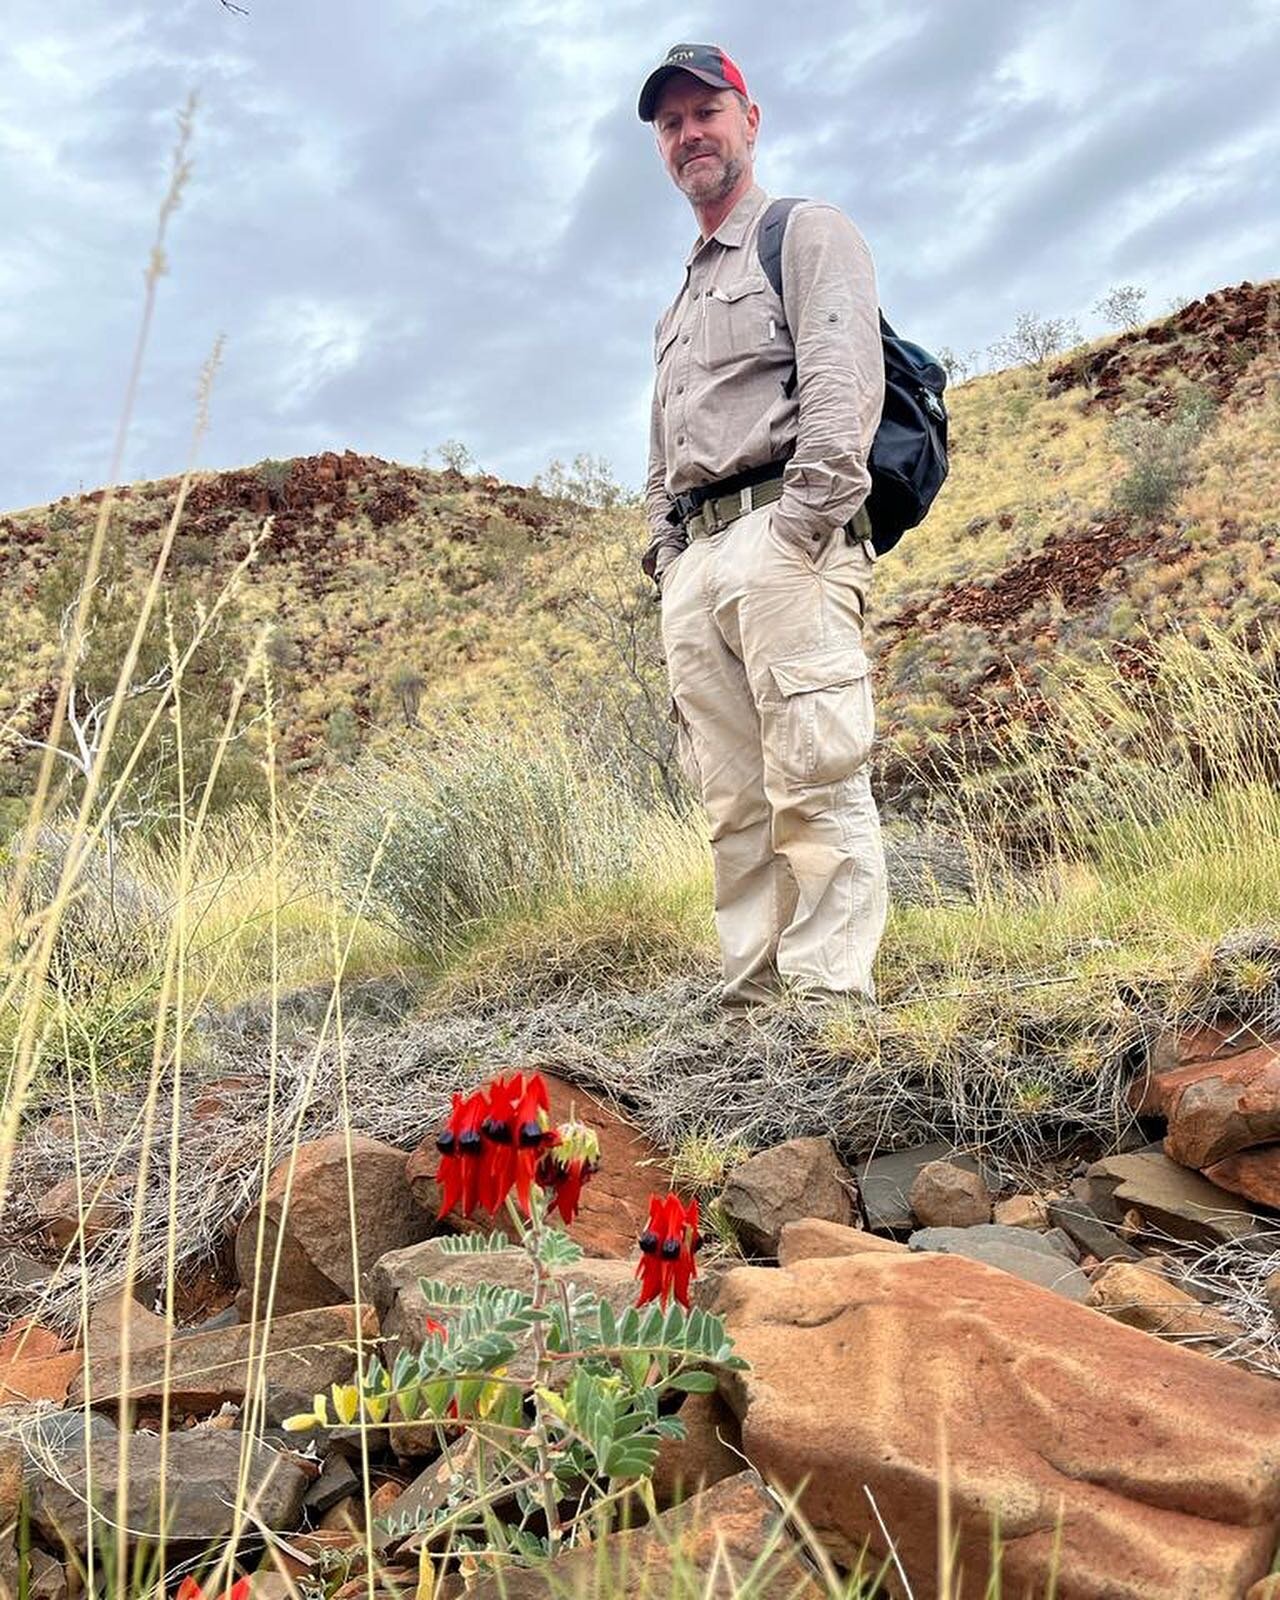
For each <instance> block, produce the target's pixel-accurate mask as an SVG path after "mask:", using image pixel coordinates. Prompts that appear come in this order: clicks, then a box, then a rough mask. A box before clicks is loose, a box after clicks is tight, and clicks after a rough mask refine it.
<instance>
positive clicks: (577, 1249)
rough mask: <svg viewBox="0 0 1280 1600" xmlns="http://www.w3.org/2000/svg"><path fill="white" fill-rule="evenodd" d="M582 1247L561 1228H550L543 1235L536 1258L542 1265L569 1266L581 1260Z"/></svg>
mask: <svg viewBox="0 0 1280 1600" xmlns="http://www.w3.org/2000/svg"><path fill="white" fill-rule="evenodd" d="M582 1256H583V1249H582V1246H581V1245H580V1244H578V1243H577V1242H576V1241H575V1240H573V1239H571V1238H570V1237H569V1235H568V1234H567V1233H565V1232H564V1230H563V1229H561V1228H551V1229H549V1230H548V1232H547V1233H545V1234H544V1235H543V1239H542V1248H541V1249H540V1250H539V1251H538V1259H539V1261H541V1262H542V1264H543V1266H544V1267H571V1266H573V1265H574V1263H575V1262H578V1261H581V1260H582Z"/></svg>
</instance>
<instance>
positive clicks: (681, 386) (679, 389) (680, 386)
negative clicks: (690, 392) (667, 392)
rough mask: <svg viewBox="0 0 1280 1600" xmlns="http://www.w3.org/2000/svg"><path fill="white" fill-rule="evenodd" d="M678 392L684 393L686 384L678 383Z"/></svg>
mask: <svg viewBox="0 0 1280 1600" xmlns="http://www.w3.org/2000/svg"><path fill="white" fill-rule="evenodd" d="M676 393H677V394H683V393H684V384H682V383H678V384H676Z"/></svg>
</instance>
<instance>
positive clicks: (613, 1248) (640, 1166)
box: [407, 1072, 671, 1259]
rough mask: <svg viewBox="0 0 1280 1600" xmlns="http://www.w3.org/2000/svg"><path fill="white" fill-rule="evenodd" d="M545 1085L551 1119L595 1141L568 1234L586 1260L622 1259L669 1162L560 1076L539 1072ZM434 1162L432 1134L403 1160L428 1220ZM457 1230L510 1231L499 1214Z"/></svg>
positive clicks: (435, 1198) (433, 1204)
mask: <svg viewBox="0 0 1280 1600" xmlns="http://www.w3.org/2000/svg"><path fill="white" fill-rule="evenodd" d="M542 1076H543V1078H544V1080H545V1082H546V1085H547V1098H548V1100H549V1102H550V1106H551V1116H552V1118H553V1120H554V1121H556V1122H567V1121H569V1120H570V1119H571V1118H575V1119H576V1120H577V1121H579V1122H585V1123H587V1124H588V1126H590V1127H592V1128H594V1129H595V1133H596V1137H597V1138H598V1139H599V1141H600V1167H599V1170H598V1171H597V1172H595V1173H593V1174H592V1177H591V1180H590V1182H589V1183H587V1185H586V1186H585V1188H584V1189H583V1191H582V1204H581V1207H580V1209H579V1211H578V1215H577V1216H576V1217H575V1218H574V1220H573V1225H572V1227H570V1229H569V1233H570V1234H571V1235H572V1236H573V1238H574V1239H575V1240H576V1241H577V1243H578V1244H580V1245H581V1246H582V1248H583V1249H584V1250H585V1251H586V1253H587V1254H588V1255H589V1256H604V1257H606V1258H617V1259H623V1258H625V1257H627V1256H629V1255H630V1254H631V1252H632V1251H633V1250H634V1249H635V1244H636V1240H637V1239H638V1238H639V1237H640V1235H641V1234H642V1233H643V1232H644V1229H645V1224H646V1221H647V1219H648V1215H649V1196H650V1194H652V1193H653V1191H654V1190H661V1189H663V1188H669V1187H670V1185H671V1163H670V1161H669V1160H668V1159H667V1156H666V1154H665V1152H664V1151H662V1150H660V1149H659V1148H658V1146H657V1145H656V1144H654V1143H653V1141H652V1140H651V1139H650V1138H648V1137H647V1136H646V1135H645V1134H643V1133H641V1132H640V1130H639V1129H638V1128H635V1127H633V1126H632V1125H631V1123H629V1122H628V1121H627V1120H626V1119H625V1117H623V1116H621V1115H620V1114H619V1113H618V1112H617V1111H615V1110H613V1109H612V1108H611V1107H610V1106H608V1105H607V1104H605V1102H604V1101H602V1100H598V1099H597V1098H596V1097H595V1096H594V1095H591V1094H588V1093H587V1092H586V1090H585V1089H580V1088H577V1087H576V1086H575V1085H573V1084H571V1083H566V1082H564V1080H563V1079H561V1078H556V1077H553V1076H551V1075H550V1074H549V1073H545V1072H544V1073H543V1074H542ZM439 1160H440V1156H439V1152H438V1151H437V1150H436V1143H435V1134H434V1133H432V1135H431V1136H430V1138H428V1139H426V1140H424V1141H423V1143H422V1144H421V1145H419V1147H418V1148H417V1149H416V1150H415V1151H414V1152H413V1154H412V1155H411V1156H410V1157H409V1164H408V1168H407V1172H408V1179H409V1184H410V1187H411V1189H412V1190H413V1194H414V1197H415V1199H416V1200H417V1202H418V1204H419V1206H421V1207H422V1208H423V1210H424V1211H425V1212H426V1213H427V1214H428V1215H429V1216H430V1217H432V1218H434V1217H435V1215H436V1213H437V1211H438V1210H439V1209H440V1191H439V1189H438V1188H437V1186H436V1182H435V1171H436V1165H437V1163H438V1162H439ZM455 1221H456V1222H457V1224H458V1225H459V1226H460V1227H464V1228H468V1229H469V1230H471V1231H474V1230H475V1229H484V1230H486V1231H487V1230H489V1229H490V1228H493V1227H495V1226H496V1227H497V1228H498V1229H499V1231H501V1232H504V1233H509V1232H510V1223H509V1222H508V1219H507V1218H506V1217H505V1216H500V1217H498V1218H497V1219H496V1221H495V1220H494V1219H491V1218H489V1217H487V1216H486V1217H483V1218H477V1219H474V1220H473V1222H472V1223H471V1224H466V1223H464V1222H463V1221H462V1219H460V1218H457V1219H455Z"/></svg>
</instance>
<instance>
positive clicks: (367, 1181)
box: [236, 1134, 430, 1316]
mask: <svg viewBox="0 0 1280 1600" xmlns="http://www.w3.org/2000/svg"><path fill="white" fill-rule="evenodd" d="M347 1155H348V1147H347V1140H346V1138H345V1137H344V1136H343V1135H342V1134H329V1135H328V1136H327V1137H325V1138H323V1139H315V1140H312V1141H310V1142H309V1143H307V1144H303V1145H300V1146H299V1148H298V1152H297V1158H296V1160H295V1161H293V1162H292V1164H291V1163H290V1162H289V1161H288V1160H285V1161H282V1162H281V1163H280V1165H279V1166H277V1167H276V1169H275V1170H274V1171H273V1172H272V1174H271V1176H270V1178H269V1179H268V1180H267V1186H266V1194H265V1202H264V1203H265V1208H266V1221H265V1233H264V1240H263V1252H262V1261H261V1265H260V1268H259V1264H258V1263H257V1262H256V1261H255V1256H256V1253H257V1240H258V1217H259V1211H258V1207H257V1206H255V1207H254V1208H253V1209H252V1210H251V1211H250V1212H249V1213H248V1215H247V1216H246V1217H245V1219H244V1221H243V1222H242V1223H241V1224H240V1228H239V1231H238V1232H237V1234H236V1267H237V1269H238V1271H239V1274H240V1283H241V1291H240V1297H239V1300H238V1304H239V1305H240V1310H241V1315H242V1316H244V1315H247V1312H248V1304H249V1297H250V1292H251V1285H252V1284H253V1282H254V1278H255V1273H256V1274H257V1276H258V1278H259V1281H260V1285H261V1287H260V1291H259V1303H260V1304H262V1303H265V1295H266V1283H267V1281H268V1279H269V1277H270V1272H271V1263H272V1260H273V1257H274V1255H275V1252H276V1250H277V1247H278V1248H279V1252H280V1264H279V1270H278V1272H277V1275H276V1290H275V1302H274V1309H275V1312H276V1314H277V1315H280V1314H283V1313H287V1312H291V1311H308V1310H311V1309H313V1308H314V1307H317V1306H328V1305H340V1304H342V1303H344V1302H345V1301H348V1300H350V1299H351V1298H352V1296H353V1294H354V1293H355V1277H356V1275H355V1269H354V1267H353V1263H352V1253H351V1219H350V1210H349V1206H348V1196H349V1190H348V1175H347ZM350 1158H351V1188H352V1189H353V1190H354V1198H355V1215H356V1242H357V1246H358V1249H359V1256H360V1270H361V1272H367V1271H368V1269H369V1268H370V1267H372V1266H373V1264H374V1262H375V1261H376V1260H377V1259H378V1257H379V1256H381V1255H385V1254H386V1252H387V1251H388V1250H399V1249H402V1248H403V1247H404V1246H405V1245H409V1244H414V1243H416V1242H417V1241H418V1240H420V1239H422V1238H423V1237H425V1235H426V1234H427V1233H428V1232H429V1231H430V1225H429V1223H428V1221H427V1219H426V1218H425V1217H424V1216H423V1215H422V1212H421V1211H420V1210H419V1209H418V1207H417V1206H416V1205H415V1204H414V1199H413V1195H412V1193H411V1192H410V1189H409V1184H408V1181H407V1179H406V1177H405V1158H404V1152H403V1151H402V1150H397V1149H396V1148H395V1147H394V1146H392V1145H389V1144H385V1143H383V1141H382V1140H380V1139H370V1138H367V1137H366V1136H365V1135H363V1134H353V1135H352V1136H351V1141H350ZM286 1193H287V1197H288V1205H287V1207H286V1204H285V1200H286Z"/></svg>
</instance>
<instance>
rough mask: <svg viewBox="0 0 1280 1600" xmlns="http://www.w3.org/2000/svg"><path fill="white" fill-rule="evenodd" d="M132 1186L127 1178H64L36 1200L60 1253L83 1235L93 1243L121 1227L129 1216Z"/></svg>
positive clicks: (37, 1212)
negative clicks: (78, 1181)
mask: <svg viewBox="0 0 1280 1600" xmlns="http://www.w3.org/2000/svg"><path fill="white" fill-rule="evenodd" d="M130 1187H131V1185H130V1184H129V1183H128V1182H126V1180H125V1179H123V1178H103V1179H89V1178H86V1179H85V1180H84V1183H83V1184H82V1185H81V1184H77V1182H76V1180H75V1178H64V1179H63V1180H62V1182H61V1183H56V1184H54V1186H53V1188H52V1189H49V1190H48V1191H47V1192H46V1193H44V1194H42V1195H41V1196H40V1198H39V1199H38V1200H37V1201H36V1215H37V1216H38V1217H39V1218H40V1223H41V1226H42V1227H43V1229H44V1232H45V1234H46V1236H47V1238H48V1240H49V1242H50V1244H52V1245H53V1247H54V1248H55V1249H56V1250H65V1249H67V1247H68V1246H69V1245H71V1244H72V1243H73V1241H74V1240H75V1239H76V1238H77V1236H78V1235H79V1234H80V1233H81V1232H83V1234H84V1242H85V1243H86V1244H91V1243H92V1242H93V1240H95V1239H100V1238H101V1237H102V1235H103V1234H104V1233H107V1232H109V1231H110V1230H111V1229H112V1228H115V1227H118V1226H119V1225H120V1223H122V1222H123V1221H124V1219H125V1216H126V1209H125V1204H126V1196H127V1194H128V1192H129V1189H130Z"/></svg>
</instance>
